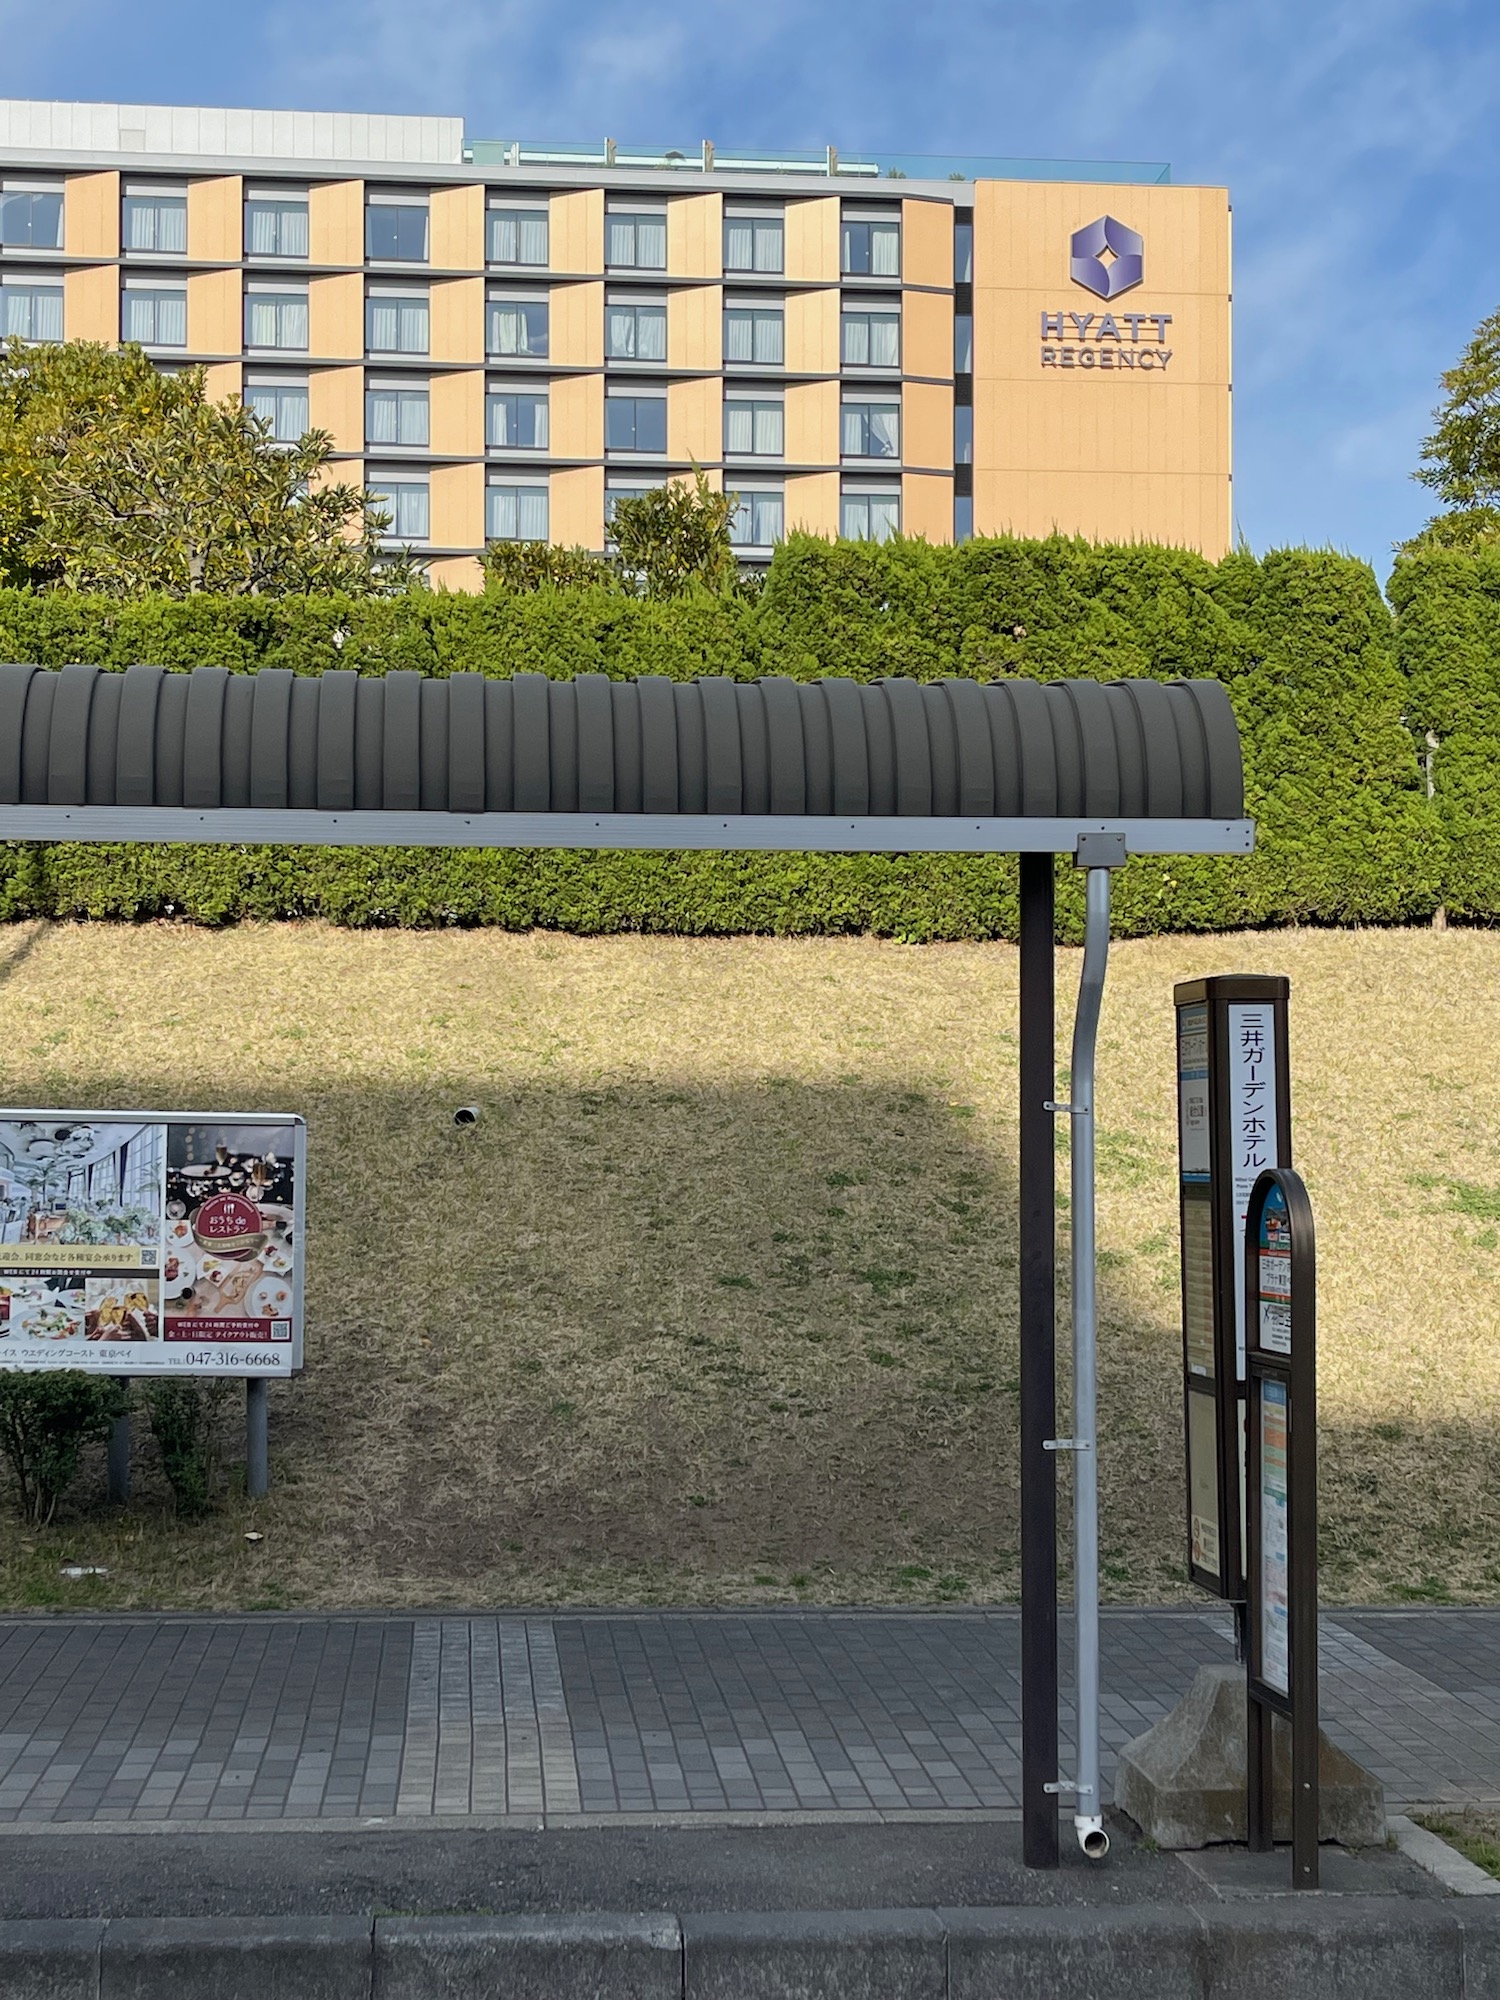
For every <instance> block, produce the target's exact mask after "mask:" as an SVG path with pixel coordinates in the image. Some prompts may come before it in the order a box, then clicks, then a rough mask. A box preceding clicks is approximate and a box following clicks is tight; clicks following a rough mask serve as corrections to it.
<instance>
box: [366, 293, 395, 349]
mask: <svg viewBox="0 0 1500 2000" xmlns="http://www.w3.org/2000/svg"><path fill="white" fill-rule="evenodd" d="M398 323H399V322H398V319H397V314H396V301H395V300H394V299H371V301H370V345H371V347H372V348H373V349H374V350H375V352H376V353H377V354H380V353H386V354H389V353H391V352H392V351H393V350H394V348H395V345H396V329H397V326H398Z"/></svg>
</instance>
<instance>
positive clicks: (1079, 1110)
mask: <svg viewBox="0 0 1500 2000" xmlns="http://www.w3.org/2000/svg"><path fill="white" fill-rule="evenodd" d="M1042 1109H1043V1111H1055V1112H1056V1113H1057V1115H1058V1117H1059V1118H1082V1117H1084V1116H1085V1115H1086V1114H1085V1113H1084V1110H1083V1107H1082V1105H1079V1104H1054V1103H1053V1102H1052V1099H1051V1098H1050V1097H1049V1098H1048V1099H1047V1102H1046V1103H1045V1104H1044V1105H1043V1106H1042Z"/></svg>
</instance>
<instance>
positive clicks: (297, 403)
mask: <svg viewBox="0 0 1500 2000" xmlns="http://www.w3.org/2000/svg"><path fill="white" fill-rule="evenodd" d="M307 428H308V415H307V391H306V390H305V389H283V390H282V392H281V408H280V410H279V412H278V416H277V425H276V435H277V437H279V438H283V439H284V440H285V441H286V442H287V443H289V444H295V443H296V441H297V439H298V438H300V437H302V436H303V435H304V434H305V433H306V431H307Z"/></svg>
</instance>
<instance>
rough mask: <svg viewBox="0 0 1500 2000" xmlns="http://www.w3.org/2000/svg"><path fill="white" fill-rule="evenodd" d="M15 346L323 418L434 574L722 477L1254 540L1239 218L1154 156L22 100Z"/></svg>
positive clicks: (0, 117) (8, 161) (756, 516)
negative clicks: (1056, 154)
mask: <svg viewBox="0 0 1500 2000" xmlns="http://www.w3.org/2000/svg"><path fill="white" fill-rule="evenodd" d="M0 334H19V335H20V336H22V337H23V338H25V339H30V340H58V339H67V340H95V341H104V342H108V343H114V342H119V341H137V342H139V343H140V345H141V346H142V347H143V348H144V349H145V351H146V353H147V354H148V355H150V356H151V358H152V359H153V360H154V361H155V362H157V364H158V365H160V366H162V367H179V366H183V365H187V364H201V365H202V366H203V367H204V368H205V370H206V372H207V380H208V388H209V393H210V394H211V395H213V396H216V397H221V396H227V395H230V394H237V395H240V396H242V397H243V398H244V399H245V401H246V402H247V403H248V404H250V405H251V406H252V407H253V408H254V409H255V410H257V411H258V412H260V414H261V415H262V416H263V417H264V418H265V420H266V422H267V423H268V425H269V426H270V427H271V429H272V431H273V433H274V435H275V436H277V437H278V438H285V439H291V438H295V437H297V436H300V434H301V433H302V432H303V431H304V430H305V429H307V428H308V427H309V426H316V427H318V428H320V429H323V430H326V431H328V432H329V433H330V434H331V436H332V438H333V441H334V446H335V450H336V454H337V458H338V461H339V465H338V470H339V476H340V477H342V478H348V479H351V480H353V481H355V482H356V483H358V482H361V481H362V482H363V483H364V484H366V485H368V486H369V487H371V488H372V489H374V490H375V491H376V492H378V493H380V494H381V495H382V496H384V504H385V506H386V508H387V510H388V511H389V513H390V515H391V517H392V529H391V539H392V540H393V541H396V542H400V543H403V544H406V543H409V544H411V545H412V546H414V547H415V548H416V549H417V550H418V551H420V552H421V553H422V555H423V556H424V558H425V559H426V561H427V563H428V566H429V571H430V574H431V575H432V577H433V579H434V581H442V582H444V583H447V584H448V585H450V586H452V587H455V588H470V587H474V586H476V585H477V583H478V581H479V575H480V571H479V562H478V557H479V554H480V551H481V550H482V548H483V546H484V544H485V542H486V540H488V539H493V538H516V537H522V538H539V539H550V540H551V541H553V542H557V543H561V544H566V545H578V546H582V547H584V548H589V549H602V548H604V547H605V546H606V544H607V538H608V523H609V518H610V513H611V510H612V507H613V505H614V503H615V501H616V500H617V499H618V497H619V496H621V495H623V494H628V493H635V492H640V491H642V490H643V489H646V488H649V487H651V486H654V485H658V484H660V483H662V482H663V481H664V480H667V479H670V478H672V477H674V476H680V475H683V474H686V473H689V472H690V471H691V468H692V467H693V466H694V465H698V466H701V467H702V468H703V469H704V471H705V472H706V473H707V475H708V477H709V478H710V480H711V481H712V482H713V483H714V484H715V485H722V486H724V487H727V488H730V489H732V490H733V491H734V492H735V493H736V494H738V496H739V504H738V508H737V511H736V514H735V520H734V536H735V541H736V544H737V547H738V549H739V552H740V554H741V556H742V558H743V559H744V560H745V561H746V562H749V563H756V562H763V561H765V560H766V559H767V558H768V557H769V555H770V551H771V548H772V547H773V546H774V544H775V543H776V542H777V541H778V540H779V539H780V538H781V537H782V536H783V535H784V534H786V533H787V532H789V531H790V530H792V529H793V528H806V529H809V530H811V531H813V532H815V533H818V534H826V535H833V534H843V535H856V536H859V535H867V536H875V537H881V536H884V535H887V534H890V533H892V532H894V531H897V530H900V531H901V532H903V533H906V534H911V535H922V536H925V537H927V539H928V540H930V541H934V542H948V541H954V540H963V539H965V538H966V537H968V536H969V535H971V534H982V535H989V534H999V533H1007V532H1009V533H1014V534H1020V535H1045V534H1049V533H1051V532H1052V531H1053V530H1054V529H1056V530H1061V531H1062V532H1064V533H1068V534H1078V535H1084V536H1087V537H1089V538H1091V539H1093V540H1097V541H1131V540H1143V541H1156V542H1168V543H1175V544H1180V545H1183V546H1186V547H1190V548H1195V549H1200V550H1202V551H1203V552H1204V553H1205V554H1206V555H1209V556H1213V557H1217V556H1220V555H1222V554H1224V553H1225V552H1226V551H1227V549H1228V548H1229V546H1230V539H1231V519H1232V498H1231V467H1230V230H1229V203H1228V198H1227V196H1226V194H1225V191H1224V190H1223V189H1222V188H1209V187H1183V186H1175V185H1172V184H1171V182H1170V178H1169V174H1168V170H1167V169H1166V168H1165V167H1164V166H1159V165H1143V164H1139V163H1133V164H1128V165H1121V164H1100V165H1090V164H1085V163H1072V162H1063V161H1041V162H1028V161H1019V160H977V161H971V160H957V159H955V160H947V159H942V160H932V159H921V158H894V157H881V158H878V159H876V158H864V157H850V156H847V155H843V154H840V153H838V152H836V151H834V150H833V149H832V148H830V149H828V150H827V151H826V152H822V153H817V154H811V155H798V154H789V155H783V156H780V157H769V156H761V155H746V154H738V153H737V154H729V153H727V152H725V151H723V150H720V149H716V148H715V147H714V146H712V145H709V144H706V143H705V144H704V145H702V146H701V147H698V148H695V149H693V150H692V151H690V152H683V153H678V152H667V153H647V152H641V151H635V150H631V149H627V148H626V147H624V146H623V145H620V146H617V145H616V144H615V143H614V142H612V141H606V142H605V143H604V144H603V145H602V146H601V147H598V148H596V149H588V148H567V147H547V146H536V145H529V144H523V143H520V142H517V141H494V142H491V141H482V140H474V141H472V142H470V141H466V139H465V136H464V131H463V126H462V123H461V121H459V120H457V119H449V118H415V117H411V118H408V117H380V116H363V115H356V114H349V113H315V112H283V111H234V110H210V109H190V108H183V107H164V106H151V105H111V104H56V103H41V102H29V101H18V100H11V101H0Z"/></svg>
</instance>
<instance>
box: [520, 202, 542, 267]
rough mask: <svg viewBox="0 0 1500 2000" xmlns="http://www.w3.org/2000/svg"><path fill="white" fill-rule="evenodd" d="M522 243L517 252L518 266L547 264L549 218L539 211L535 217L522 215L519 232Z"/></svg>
mask: <svg viewBox="0 0 1500 2000" xmlns="http://www.w3.org/2000/svg"><path fill="white" fill-rule="evenodd" d="M517 233H518V235H519V237H520V242H519V245H518V250H517V257H516V262H517V263H518V264H545V263H546V261H547V218H546V216H545V215H544V214H542V213H541V212H540V211H538V213H537V214H535V215H522V217H521V223H520V229H519V231H518V232H517Z"/></svg>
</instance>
